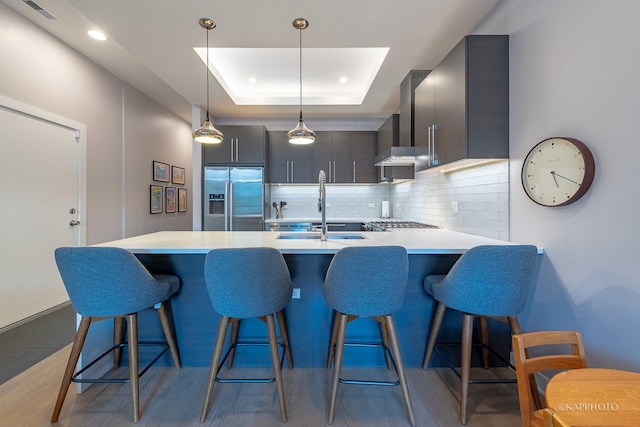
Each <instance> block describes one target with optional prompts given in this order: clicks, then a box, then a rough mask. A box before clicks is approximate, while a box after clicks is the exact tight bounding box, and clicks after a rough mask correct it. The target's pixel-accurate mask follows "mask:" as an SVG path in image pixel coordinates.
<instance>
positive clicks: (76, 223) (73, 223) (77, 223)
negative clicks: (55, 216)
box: [69, 219, 80, 227]
mask: <svg viewBox="0 0 640 427" xmlns="http://www.w3.org/2000/svg"><path fill="white" fill-rule="evenodd" d="M69 225H70V226H72V227H75V226H78V225H80V221H76V220H75V219H72V220H71V221H69Z"/></svg>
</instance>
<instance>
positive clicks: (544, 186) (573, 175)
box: [522, 138, 595, 206]
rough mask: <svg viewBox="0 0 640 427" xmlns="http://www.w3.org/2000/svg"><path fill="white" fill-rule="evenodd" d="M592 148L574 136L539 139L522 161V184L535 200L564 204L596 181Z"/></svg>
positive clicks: (582, 193) (541, 202)
mask: <svg viewBox="0 0 640 427" xmlns="http://www.w3.org/2000/svg"><path fill="white" fill-rule="evenodd" d="M594 174H595V163H594V160H593V155H592V154H591V151H589V149H588V148H587V146H586V145H584V144H583V143H582V142H580V141H578V140H576V139H573V138H549V139H545V140H544V141H542V142H540V143H538V144H537V145H536V146H535V147H533V149H532V150H531V151H530V152H529V154H528V155H527V158H526V159H525V161H524V164H523V165H522V186H523V187H524V190H525V192H526V193H527V195H528V196H529V198H531V200H533V201H534V202H536V203H538V204H540V205H543V206H563V205H568V204H570V203H573V202H575V201H576V200H578V199H579V198H580V197H582V196H583V195H584V194H585V193H586V192H587V190H588V189H589V186H590V185H591V183H592V181H593V177H594Z"/></svg>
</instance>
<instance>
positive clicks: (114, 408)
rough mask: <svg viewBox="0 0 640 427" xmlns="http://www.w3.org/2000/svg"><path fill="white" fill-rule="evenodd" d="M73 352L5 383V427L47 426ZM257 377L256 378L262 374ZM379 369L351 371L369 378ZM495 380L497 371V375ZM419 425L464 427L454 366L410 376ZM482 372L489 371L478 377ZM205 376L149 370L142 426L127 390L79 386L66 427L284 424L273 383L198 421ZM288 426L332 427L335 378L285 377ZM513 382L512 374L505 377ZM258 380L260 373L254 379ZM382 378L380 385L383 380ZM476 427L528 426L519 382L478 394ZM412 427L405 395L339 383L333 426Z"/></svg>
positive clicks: (296, 373) (229, 400)
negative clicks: (81, 390) (329, 404)
mask: <svg viewBox="0 0 640 427" xmlns="http://www.w3.org/2000/svg"><path fill="white" fill-rule="evenodd" d="M69 351H70V347H66V348H64V349H62V350H61V351H59V352H57V353H55V354H53V355H52V356H50V357H48V358H47V359H45V360H43V361H42V362H40V363H38V364H37V365H35V366H33V367H32V368H30V369H29V370H27V371H25V372H24V373H22V374H20V375H18V376H17V377H15V378H13V379H11V380H9V381H8V382H6V383H4V384H2V385H0V425H1V426H29V427H31V426H34V427H39V426H48V425H50V422H49V419H50V417H51V411H52V409H53V404H54V401H55V397H56V395H57V391H58V387H59V381H60V378H61V375H62V372H63V371H64V365H65V362H66V358H67V357H68V354H69ZM255 371H256V370H252V372H251V374H252V375H253V374H255ZM380 371H382V372H383V375H384V369H382V370H380V369H377V370H373V371H369V370H363V369H351V370H348V371H347V370H345V371H344V372H343V373H344V374H345V375H344V376H347V375H346V374H347V373H350V374H353V375H350V376H351V377H354V376H357V377H362V376H364V377H365V378H370V377H371V376H372V375H379V374H380ZM493 372H495V369H493V370H492V375H493ZM407 373H408V380H409V385H410V391H411V398H412V400H413V410H414V413H415V417H416V423H417V425H418V426H460V424H459V422H458V390H459V387H458V379H457V377H455V376H454V375H453V374H452V373H451V371H450V370H449V369H447V368H437V369H430V370H428V371H424V370H422V369H420V368H412V369H408V370H407ZM474 373H475V374H476V375H477V374H482V373H483V370H482V369H479V370H477V371H475V370H474ZM207 374H208V369H207V368H182V369H181V370H177V369H175V368H151V369H150V370H149V372H147V373H146V374H145V375H144V376H143V377H142V379H141V389H140V396H141V400H140V404H141V409H142V418H141V419H140V421H139V422H138V423H137V424H134V423H133V421H132V415H131V395H130V392H129V385H128V384H122V385H121V384H96V385H93V386H92V387H91V388H89V390H87V391H86V392H84V393H82V394H80V395H78V394H76V392H75V385H72V386H71V388H70V391H69V393H68V395H67V399H66V402H65V405H64V407H63V409H62V413H61V415H60V420H59V421H58V423H56V424H55V425H57V426H59V427H71V426H92V427H93V426H129V425H131V426H133V425H137V426H154V427H157V426H225V427H232V426H242V427H246V426H260V427H263V426H264V427H269V426H282V425H283V424H282V422H281V420H280V411H279V407H278V402H277V395H276V391H275V385H273V384H216V386H215V389H214V392H213V401H212V405H211V411H210V413H209V415H208V418H207V420H206V421H205V423H202V424H201V423H200V420H199V418H200V409H201V406H202V399H203V395H204V390H205V383H206V377H207ZM283 374H284V382H285V390H286V399H287V409H288V413H289V421H288V422H287V423H286V425H287V426H292V427H298V426H305V427H306V426H324V425H327V398H328V395H329V383H330V371H329V370H327V369H322V368H305V369H288V368H286V367H285V368H284V369H283ZM505 375H507V374H506V373H505ZM255 376H257V375H255ZM377 378H379V377H377ZM468 405H469V406H468V412H469V414H470V416H469V421H468V423H467V426H470V427H495V426H500V427H508V426H514V427H517V426H519V425H520V414H519V409H518V395H517V388H516V385H515V384H478V385H471V386H470V396H469V403H468ZM403 425H405V426H408V425H409V423H408V421H407V418H406V415H405V411H404V407H403V404H402V397H401V394H400V389H399V388H398V387H371V386H368V387H365V386H355V385H351V386H349V385H341V388H340V390H339V392H338V404H337V408H336V414H335V420H334V423H333V426H335V427H343V426H349V427H360V426H362V427H364V426H367V427H370V426H381V427H382V426H389V427H391V426H393V427H396V426H403Z"/></svg>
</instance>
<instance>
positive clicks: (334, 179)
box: [333, 160, 336, 182]
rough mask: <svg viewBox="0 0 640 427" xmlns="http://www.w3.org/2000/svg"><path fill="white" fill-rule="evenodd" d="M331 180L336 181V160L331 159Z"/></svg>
mask: <svg viewBox="0 0 640 427" xmlns="http://www.w3.org/2000/svg"><path fill="white" fill-rule="evenodd" d="M333 182H336V161H335V160H334V161H333Z"/></svg>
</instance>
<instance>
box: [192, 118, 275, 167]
mask: <svg viewBox="0 0 640 427" xmlns="http://www.w3.org/2000/svg"><path fill="white" fill-rule="evenodd" d="M216 128H217V129H218V130H220V131H221V132H222V133H223V134H224V139H223V141H222V143H220V144H203V146H202V147H203V148H202V150H203V162H204V164H206V165H214V164H225V165H228V164H238V165H264V162H265V151H266V128H265V127H264V126H216Z"/></svg>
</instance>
